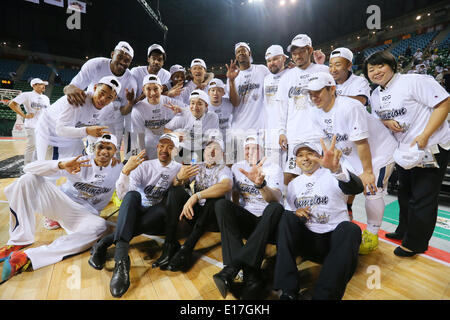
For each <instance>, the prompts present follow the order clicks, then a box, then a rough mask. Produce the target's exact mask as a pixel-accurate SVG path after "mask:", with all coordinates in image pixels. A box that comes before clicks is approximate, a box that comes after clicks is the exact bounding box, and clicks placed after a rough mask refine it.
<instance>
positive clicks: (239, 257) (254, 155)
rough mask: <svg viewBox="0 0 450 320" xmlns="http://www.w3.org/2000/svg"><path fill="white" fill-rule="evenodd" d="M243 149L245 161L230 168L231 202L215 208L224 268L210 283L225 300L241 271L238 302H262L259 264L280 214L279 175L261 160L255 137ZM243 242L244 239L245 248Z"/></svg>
mask: <svg viewBox="0 0 450 320" xmlns="http://www.w3.org/2000/svg"><path fill="white" fill-rule="evenodd" d="M243 146H244V150H245V160H243V161H240V162H237V163H235V164H234V165H233V166H232V167H231V171H232V172H233V176H234V186H233V189H234V191H235V192H234V194H233V202H231V201H229V200H225V199H222V200H218V201H217V202H216V205H215V211H216V217H217V223H218V225H219V228H220V232H221V237H222V256H223V264H224V266H225V267H224V268H223V269H222V270H221V271H220V272H219V273H217V274H215V275H214V276H213V279H214V282H215V284H216V286H217V288H218V289H219V291H220V293H221V295H222V297H224V298H225V297H226V295H227V293H228V291H229V290H230V288H231V285H232V283H233V280H234V278H235V277H236V275H237V274H238V272H239V271H240V270H241V269H242V270H243V273H244V288H243V290H242V294H241V298H242V299H262V298H264V297H262V296H261V295H262V293H263V292H264V290H263V289H264V283H263V281H262V279H261V275H260V268H261V263H262V261H263V258H264V252H265V248H266V245H267V244H268V243H274V240H275V232H276V230H277V226H278V221H279V219H280V217H281V215H282V213H283V211H284V208H283V206H282V205H281V204H280V201H281V199H282V191H281V190H282V186H283V174H282V170H281V168H280V167H279V166H278V165H277V164H273V163H270V162H269V161H267V162H266V159H267V158H263V155H264V147H263V145H262V143H261V142H260V141H259V139H258V137H257V136H255V135H252V136H248V137H247V138H246V139H245V140H244V145H243ZM235 196H237V197H235ZM243 238H245V239H247V242H246V243H245V244H244V243H243V241H242V239H243Z"/></svg>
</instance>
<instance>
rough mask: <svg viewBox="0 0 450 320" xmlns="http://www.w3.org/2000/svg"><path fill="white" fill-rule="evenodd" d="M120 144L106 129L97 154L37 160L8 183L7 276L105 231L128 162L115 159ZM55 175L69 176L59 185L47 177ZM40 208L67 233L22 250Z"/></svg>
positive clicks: (79, 248) (1, 252)
mask: <svg viewBox="0 0 450 320" xmlns="http://www.w3.org/2000/svg"><path fill="white" fill-rule="evenodd" d="M116 147H117V139H116V138H115V137H114V136H113V135H104V136H102V137H100V138H98V139H97V141H96V143H95V152H94V154H93V155H90V156H85V157H81V155H79V156H78V157H76V158H68V159H64V160H44V161H35V162H32V163H30V164H28V165H27V166H25V168H24V172H25V174H24V175H23V176H22V177H20V178H19V179H18V180H17V181H15V182H14V183H13V184H11V185H9V186H8V187H7V188H5V194H6V197H7V198H8V201H9V206H10V214H11V219H10V221H11V223H10V228H9V234H10V238H9V240H8V243H7V245H6V246H4V247H2V248H1V249H0V260H1V261H4V263H3V270H2V279H1V281H2V282H4V281H6V280H8V279H9V278H11V277H12V276H14V275H16V274H17V273H19V272H21V271H23V270H25V269H27V268H28V267H29V266H30V264H31V266H32V268H33V270H37V269H39V268H42V267H45V266H48V265H51V264H54V263H57V262H59V261H61V260H62V259H63V258H64V257H67V256H69V255H73V254H76V253H79V252H83V251H84V250H86V249H88V248H89V247H91V246H92V244H93V243H94V242H95V241H96V240H97V239H99V238H100V237H101V236H102V234H103V233H104V232H105V231H106V230H107V224H106V221H105V220H104V219H103V218H102V217H100V211H101V210H103V209H104V207H106V206H107V205H108V203H109V200H110V199H111V196H112V194H113V192H114V189H115V185H116V180H117V179H118V178H119V175H120V171H121V170H122V164H117V165H115V166H113V165H112V158H113V156H114V154H115V152H116ZM52 175H54V176H58V177H61V176H64V177H66V178H67V182H66V183H64V184H63V185H62V186H61V187H56V186H55V184H53V183H52V182H51V181H49V180H48V179H46V178H45V177H47V176H52ZM36 212H39V213H42V214H45V215H46V216H48V217H50V218H51V219H54V220H56V221H58V222H59V223H60V224H61V226H62V227H63V228H64V230H65V231H66V232H67V234H66V235H64V236H61V237H59V238H57V239H56V240H55V241H53V242H52V243H51V244H48V245H42V246H39V247H34V248H30V249H26V250H24V251H18V250H20V249H22V248H24V247H26V246H29V245H31V244H32V243H33V242H34V235H35V228H36V226H35V213H36Z"/></svg>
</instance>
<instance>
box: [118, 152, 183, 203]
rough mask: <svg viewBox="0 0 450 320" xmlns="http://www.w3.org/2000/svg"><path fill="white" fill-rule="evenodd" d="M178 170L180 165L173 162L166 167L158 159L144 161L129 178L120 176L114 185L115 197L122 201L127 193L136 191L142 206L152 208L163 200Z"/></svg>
mask: <svg viewBox="0 0 450 320" xmlns="http://www.w3.org/2000/svg"><path fill="white" fill-rule="evenodd" d="M180 168H181V164H180V163H178V162H175V161H173V160H172V161H171V162H170V163H169V164H168V165H167V166H163V165H162V164H161V162H160V161H159V159H153V160H147V161H144V162H142V163H141V164H140V165H139V166H138V167H137V168H136V169H134V170H133V171H131V173H130V175H129V176H126V175H124V174H123V173H121V174H120V177H119V179H118V180H117V183H116V189H117V191H116V193H117V196H118V197H119V199H123V197H124V196H125V195H126V194H127V192H128V191H138V192H139V193H140V194H141V195H142V206H144V207H148V206H154V205H156V204H158V203H160V202H161V201H162V200H163V198H164V196H165V195H166V192H167V190H168V189H169V187H170V186H171V185H172V182H173V179H174V178H175V175H176V174H177V173H178V171H180Z"/></svg>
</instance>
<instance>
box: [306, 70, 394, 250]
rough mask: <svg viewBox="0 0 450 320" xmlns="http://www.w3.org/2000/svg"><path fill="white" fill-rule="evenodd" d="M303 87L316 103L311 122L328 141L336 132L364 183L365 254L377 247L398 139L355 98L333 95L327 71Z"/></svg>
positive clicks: (333, 82)
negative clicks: (365, 216)
mask: <svg viewBox="0 0 450 320" xmlns="http://www.w3.org/2000/svg"><path fill="white" fill-rule="evenodd" d="M306 90H307V91H308V92H309V97H310V99H311V101H312V103H313V104H314V105H315V106H316V108H315V110H313V111H312V112H311V120H312V121H313V124H314V125H315V126H316V127H318V128H320V130H321V131H322V134H323V135H325V137H326V138H327V139H328V140H331V138H332V137H333V136H334V135H336V140H337V144H336V147H337V148H338V149H339V150H341V151H342V153H343V157H344V159H345V160H347V161H348V162H349V164H350V165H351V167H352V171H353V172H354V173H355V174H357V175H358V176H359V178H360V179H361V180H362V182H363V185H364V195H365V200H366V201H365V209H366V215H367V228H366V229H365V230H364V232H363V240H362V242H361V247H360V253H361V254H368V253H370V252H371V251H374V250H376V249H377V248H378V231H379V229H380V226H381V222H382V220H383V214H384V207H385V203H384V195H385V194H386V190H387V183H388V180H389V177H390V175H391V173H392V171H393V169H394V159H393V157H392V155H393V154H394V151H395V149H396V148H397V142H396V141H395V139H394V137H393V136H392V135H391V134H390V132H389V131H388V130H387V129H386V128H385V127H384V126H383V125H382V123H381V122H380V121H379V120H378V119H375V118H374V117H373V116H372V115H371V114H369V113H368V112H367V111H366V110H365V108H364V107H363V106H362V104H361V103H360V102H359V101H358V100H356V99H352V98H349V97H346V96H336V83H335V81H334V79H333V77H332V76H331V75H330V74H329V73H328V72H326V73H325V72H319V73H316V74H313V75H312V76H311V78H310V82H309V84H308V85H307V87H306Z"/></svg>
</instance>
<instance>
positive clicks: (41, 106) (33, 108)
mask: <svg viewBox="0 0 450 320" xmlns="http://www.w3.org/2000/svg"><path fill="white" fill-rule="evenodd" d="M12 101H14V102H15V103H17V104H18V105H23V106H24V107H25V111H26V112H27V114H29V113H32V114H34V117H33V118H31V119H26V118H25V121H24V125H25V128H30V129H31V128H35V127H36V124H37V122H38V120H39V117H40V116H41V114H42V112H43V111H44V110H45V109H46V108H48V107H50V99H49V98H48V97H47V96H46V95H45V94H39V93H37V92H36V91H34V90H33V91H29V92H22V93H21V94H19V95H18V96H17V97H15V98H14V99H13V100H12Z"/></svg>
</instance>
